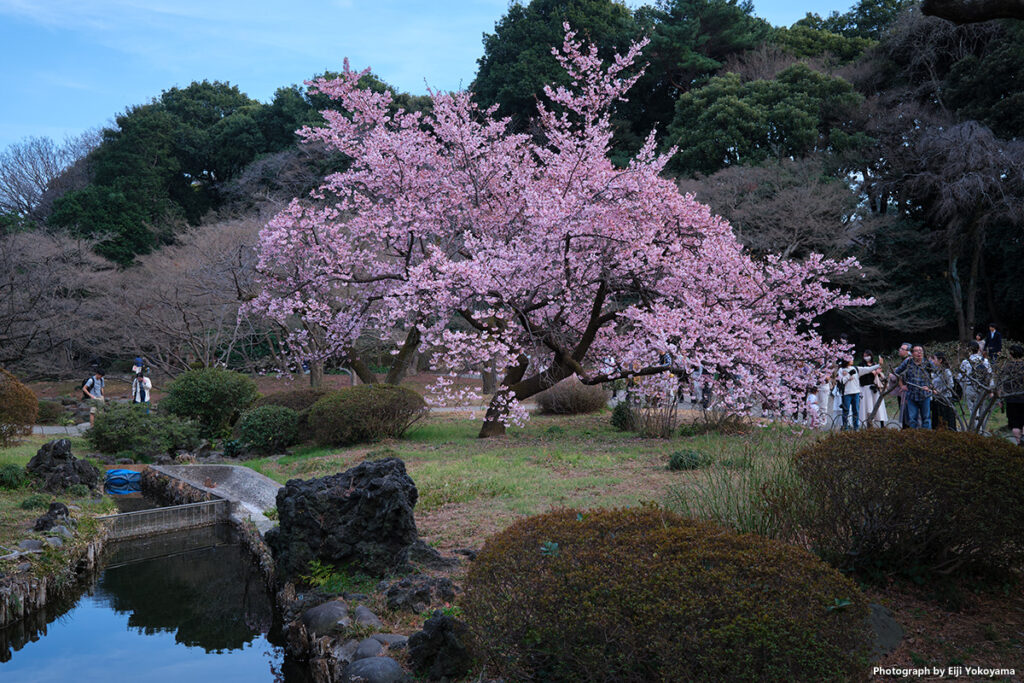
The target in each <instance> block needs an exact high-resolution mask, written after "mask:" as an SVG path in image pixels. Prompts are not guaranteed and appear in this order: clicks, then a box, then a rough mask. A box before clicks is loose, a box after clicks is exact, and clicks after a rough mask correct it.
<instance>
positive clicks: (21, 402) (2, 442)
mask: <svg viewBox="0 0 1024 683" xmlns="http://www.w3.org/2000/svg"><path fill="white" fill-rule="evenodd" d="M38 416H39V400H38V399H37V398H36V395H35V394H33V393H32V390H31V389H29V388H28V387H27V386H25V385H24V384H22V383H21V382H19V381H18V378H17V377H15V376H14V375H12V374H11V373H9V372H7V371H6V370H3V369H0V446H3V447H6V446H9V445H10V444H11V443H12V442H13V441H14V439H15V438H16V437H19V436H22V435H25V434H31V433H32V425H34V424H35V423H36V418H37V417H38Z"/></svg>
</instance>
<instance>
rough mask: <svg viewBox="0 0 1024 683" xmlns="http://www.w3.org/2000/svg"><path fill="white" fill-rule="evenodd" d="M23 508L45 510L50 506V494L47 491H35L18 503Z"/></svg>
mask: <svg viewBox="0 0 1024 683" xmlns="http://www.w3.org/2000/svg"><path fill="white" fill-rule="evenodd" d="M18 507H20V508H21V509H22V510H45V509H47V508H48V507H50V496H48V495H46V494H45V493H33V494H32V495H31V496H29V497H28V498H26V499H25V500H23V501H21V503H19V504H18Z"/></svg>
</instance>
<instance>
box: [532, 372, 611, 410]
mask: <svg viewBox="0 0 1024 683" xmlns="http://www.w3.org/2000/svg"><path fill="white" fill-rule="evenodd" d="M536 401H537V408H538V409H539V410H540V412H541V413H542V414H544V415H584V414H586V413H594V412H597V411H599V410H601V409H602V408H604V407H605V405H606V404H607V403H608V395H607V393H606V392H605V390H604V387H601V386H590V385H587V384H583V383H582V382H580V381H579V379H577V377H576V376H575V375H573V376H572V377H567V378H565V379H563V380H562V381H561V382H559V383H558V384H556V385H555V386H553V387H551V388H550V389H545V390H544V391H542V392H540V393H539V394H537V397H536Z"/></svg>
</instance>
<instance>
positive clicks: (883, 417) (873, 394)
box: [859, 349, 889, 427]
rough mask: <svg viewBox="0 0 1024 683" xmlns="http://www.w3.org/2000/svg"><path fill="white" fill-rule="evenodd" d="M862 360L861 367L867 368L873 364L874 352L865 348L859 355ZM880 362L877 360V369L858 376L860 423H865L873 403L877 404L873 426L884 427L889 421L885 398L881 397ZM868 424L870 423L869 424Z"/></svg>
mask: <svg viewBox="0 0 1024 683" xmlns="http://www.w3.org/2000/svg"><path fill="white" fill-rule="evenodd" d="M861 360H862V361H863V365H861V367H862V368H867V367H871V366H873V365H875V354H874V352H872V351H871V350H870V349H866V350H865V351H864V353H863V354H862V355H861ZM881 366H882V362H881V360H879V362H878V365H877V366H876V367H878V368H879V369H878V370H875V371H873V372H866V373H863V374H861V376H860V413H859V416H860V423H861V424H867V422H868V419H869V418H870V417H871V413H872V411H874V409H875V404H878V412H877V413H875V419H874V421H875V426H877V427H884V426H885V423H886V422H888V421H889V414H888V413H887V412H886V409H885V399H883V398H882V391H884V390H885V380H884V379H883V373H882V370H881ZM869 426H870V425H869Z"/></svg>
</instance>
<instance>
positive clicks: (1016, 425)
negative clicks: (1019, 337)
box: [999, 344, 1024, 446]
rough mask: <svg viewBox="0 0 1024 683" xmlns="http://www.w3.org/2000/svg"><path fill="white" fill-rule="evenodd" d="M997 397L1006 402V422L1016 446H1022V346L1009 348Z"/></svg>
mask: <svg viewBox="0 0 1024 683" xmlns="http://www.w3.org/2000/svg"><path fill="white" fill-rule="evenodd" d="M999 395H1000V396H1001V397H1003V400H1005V401H1006V422H1007V423H1008V425H1009V427H1010V432H1011V433H1012V434H1013V438H1014V439H1016V441H1017V445H1018V446H1024V439H1022V432H1024V346H1021V345H1020V344H1014V345H1013V346H1011V347H1010V360H1009V361H1008V362H1007V363H1006V365H1004V366H1003V368H1002V371H1001V372H1000V373H999Z"/></svg>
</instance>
